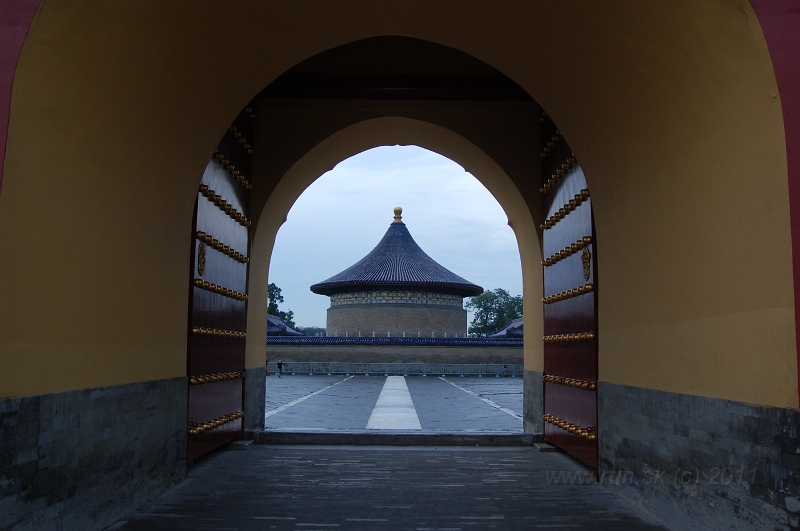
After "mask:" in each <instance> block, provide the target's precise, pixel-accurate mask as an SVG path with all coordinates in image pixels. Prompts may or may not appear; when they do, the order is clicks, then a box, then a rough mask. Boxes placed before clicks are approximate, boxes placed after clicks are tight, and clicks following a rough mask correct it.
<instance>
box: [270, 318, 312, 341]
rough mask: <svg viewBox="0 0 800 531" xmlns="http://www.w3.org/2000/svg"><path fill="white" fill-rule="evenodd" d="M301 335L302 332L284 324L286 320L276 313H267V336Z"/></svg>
mask: <svg viewBox="0 0 800 531" xmlns="http://www.w3.org/2000/svg"><path fill="white" fill-rule="evenodd" d="M270 335H273V336H302V335H304V334H303V332H299V331H297V330H295V329H294V328H292V327H290V326H289V325H287V324H286V322H285V321H284V320H283V319H281V318H280V317H278V316H277V315H270V314H267V336H270Z"/></svg>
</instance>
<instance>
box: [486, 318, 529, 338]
mask: <svg viewBox="0 0 800 531" xmlns="http://www.w3.org/2000/svg"><path fill="white" fill-rule="evenodd" d="M523 319H525V318H524V317H519V318H517V319H514V320H513V321H511V322H510V323H508V324H507V325H506V326H504V327H503V328H501V329H500V330H498V331H497V332H493V333H491V334H489V335H488V336H486V337H495V338H502V337H508V338H522V337H524V335H525V334H524V321H523Z"/></svg>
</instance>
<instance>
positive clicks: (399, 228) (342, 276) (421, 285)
mask: <svg viewBox="0 0 800 531" xmlns="http://www.w3.org/2000/svg"><path fill="white" fill-rule="evenodd" d="M402 212H403V209H401V208H400V207H397V208H395V209H394V213H395V216H394V222H392V224H391V225H389V230H387V231H386V234H385V235H384V236H383V239H381V241H380V243H378V245H377V246H376V247H375V248H374V249H373V250H372V251H370V253H369V254H368V255H367V256H365V257H364V258H362V259H361V260H359V261H358V262H356V263H355V264H353V265H352V266H350V267H348V268H347V269H345V270H344V271H342V272H341V273H339V274H338V275H334V276H332V277H331V278H329V279H328V280H325V281H323V282H320V283H318V284H314V285H313V286H311V291H313V292H314V293H318V294H320V295H333V294H335V293H342V292H348V291H377V290H392V291H399V290H420V291H432V292H435V293H449V294H452V295H459V296H461V297H472V296H474V295H480V294H481V293H483V288H482V287H480V286H476V285H475V284H473V283H471V282H469V281H467V280H464V279H463V278H461V277H460V276H458V275H456V274H455V273H453V272H452V271H449V270H448V269H446V268H444V267H442V266H441V265H439V264H437V263H436V262H435V261H434V260H433V258H431V257H430V256H428V255H427V254H425V251H423V250H422V249H420V247H419V245H417V242H415V241H414V238H412V237H411V233H409V232H408V229H407V228H406V225H405V223H403V222H402V221H401V219H402V218H401V216H400V214H402Z"/></svg>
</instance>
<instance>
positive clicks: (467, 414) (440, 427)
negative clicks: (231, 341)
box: [266, 375, 522, 432]
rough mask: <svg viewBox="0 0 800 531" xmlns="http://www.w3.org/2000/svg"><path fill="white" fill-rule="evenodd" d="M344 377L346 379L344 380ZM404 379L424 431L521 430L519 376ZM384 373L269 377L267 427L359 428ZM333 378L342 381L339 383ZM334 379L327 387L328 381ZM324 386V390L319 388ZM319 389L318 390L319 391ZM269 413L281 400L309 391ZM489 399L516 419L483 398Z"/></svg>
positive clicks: (282, 428)
mask: <svg viewBox="0 0 800 531" xmlns="http://www.w3.org/2000/svg"><path fill="white" fill-rule="evenodd" d="M343 380H346V381H343ZM447 380H448V381H451V382H453V383H454V384H456V385H458V386H460V387H462V388H464V389H468V390H470V391H471V392H472V393H474V394H475V395H477V396H473V395H471V394H469V393H468V392H465V391H463V390H461V389H459V388H457V387H454V386H453V385H451V384H450V383H448V381H444V380H442V379H441V378H439V377H435V376H433V377H431V376H429V377H421V376H410V377H407V378H405V381H406V384H407V386H408V390H409V393H410V394H411V399H412V401H413V403H414V407H415V408H416V412H417V415H418V416H419V420H420V424H421V427H422V430H423V431H436V432H442V431H465V430H466V431H489V432H497V431H500V432H521V431H522V419H521V417H522V379H521V378H448V379H447ZM385 381H386V378H385V377H384V376H363V375H358V376H353V377H349V378H347V377H345V376H307V375H304V376H300V375H297V376H287V375H284V376H283V377H282V378H280V379H279V378H277V377H276V376H269V377H268V378H267V402H266V409H267V414H268V417H267V419H266V427H267V429H268V430H302V429H306V430H325V429H329V430H342V429H350V430H362V429H365V428H366V426H367V422H368V420H369V417H370V414H371V413H372V409H373V408H374V407H375V404H376V402H377V400H378V396H379V395H380V392H381V389H382V388H383V384H384V382H385ZM337 382H340V383H338V384H337ZM334 384H337V385H335V386H333V387H330V388H329V389H325V388H326V387H328V386H331V385H334ZM323 389H324V390H323ZM319 391H322V392H319ZM312 393H318V394H315V395H313V396H310V397H309V398H308V399H307V400H304V401H302V402H300V403H297V404H296V405H293V406H291V407H288V408H286V409H284V410H282V411H280V412H278V413H275V414H270V411H271V410H275V409H276V408H279V407H281V406H284V405H285V404H288V403H291V402H292V401H294V400H298V399H300V398H302V397H304V396H307V395H311V394H312ZM479 397H483V398H487V399H489V400H490V401H492V402H495V403H496V404H497V405H498V406H502V407H504V408H507V409H508V410H509V411H511V412H512V413H515V414H516V415H518V417H519V418H517V417H515V416H511V415H509V414H508V413H506V412H503V411H501V410H498V409H497V408H496V407H493V406H492V405H490V404H488V403H486V402H484V401H482V400H481V399H480V398H479Z"/></svg>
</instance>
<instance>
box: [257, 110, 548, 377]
mask: <svg viewBox="0 0 800 531" xmlns="http://www.w3.org/2000/svg"><path fill="white" fill-rule="evenodd" d="M391 145H417V146H420V147H423V148H425V149H429V150H430V151H433V152H436V153H438V154H440V155H442V156H444V157H447V158H449V159H451V160H453V161H455V162H457V163H458V164H460V165H461V166H462V167H463V168H464V169H465V171H468V172H470V173H471V174H472V175H473V176H475V178H476V179H478V180H479V181H480V182H481V183H482V184H483V185H484V186H485V187H486V189H487V190H489V192H490V193H491V194H492V196H494V198H495V199H496V200H497V202H498V203H499V204H500V206H501V207H502V208H503V210H504V212H505V213H506V215H507V216H508V224H509V226H510V227H511V228H512V230H513V231H514V235H515V237H516V239H517V247H518V249H519V252H520V261H521V263H522V275H523V279H522V280H523V299H524V305H525V307H524V312H525V315H526V316H528V317H529V319H528V322H529V324H528V327H527V331H528V332H529V333H528V334H526V339H525V347H524V348H525V366H526V368H532V367H537V369H536V370H541V368H540V367H541V365H542V348H541V342H540V341H538V342H537V341H535V340H534V338H538V337H541V335H542V325H543V321H542V305H541V304H538V303H537V301H538V300H540V299H541V293H542V277H541V267H540V266H539V263H540V261H541V259H542V256H541V247H540V244H539V235H538V232H537V229H536V225H535V223H534V220H533V216H532V215H531V212H530V209H529V208H528V205H527V204H526V202H525V200H524V198H523V197H522V195H521V193H520V191H519V189H518V188H517V186H516V185H515V184H514V182H513V181H512V180H511V178H510V177H509V176H508V174H507V173H506V172H505V171H504V170H503V168H501V167H500V165H499V164H497V162H495V161H494V160H493V159H492V158H491V157H490V156H489V155H487V154H486V152H484V151H483V150H482V149H480V148H479V147H478V146H476V145H475V144H474V143H472V142H470V141H469V140H467V139H466V138H464V137H463V136H461V135H459V134H457V133H455V132H454V131H452V130H450V129H447V128H445V127H442V126H439V125H436V124H433V123H430V122H426V121H423V120H417V119H412V118H405V117H399V116H385V117H380V118H372V119H368V120H364V121H361V122H357V123H355V124H352V125H349V126H347V127H344V128H342V129H340V130H339V131H338V132H336V133H334V134H332V135H330V136H329V137H327V138H326V139H325V140H323V141H322V142H320V143H318V144H317V145H316V146H314V147H313V148H312V149H310V150H309V151H308V152H307V153H305V154H304V155H303V156H302V157H301V158H299V159H298V160H297V162H295V164H294V165H292V166H291V168H290V169H289V170H288V171H287V172H286V173H285V174H284V176H283V177H282V178H281V180H280V181H279V182H278V184H277V186H276V187H275V189H274V190H273V191H272V193H271V194H270V196H269V199H268V200H267V202H266V204H265V205H264V208H263V210H262V212H261V216H260V217H259V219H258V222H257V225H256V227H255V231H254V236H253V243H252V248H251V254H250V257H251V262H250V272H249V274H250V282H249V297H250V299H249V300H250V304H249V310H248V316H247V338H248V341H247V366H248V367H252V366H257V365H258V364H259V363H263V360H264V359H265V352H266V327H265V326H264V323H265V322H266V308H267V286H268V284H269V280H268V275H269V264H270V260H271V257H272V250H273V247H274V244H275V237H276V235H277V233H278V230H279V229H280V227H281V225H282V224H283V223H284V222H285V221H286V216H287V215H288V213H289V210H290V209H291V207H292V205H294V203H295V201H296V200H297V198H299V197H300V195H301V194H302V193H303V192H304V191H305V189H306V188H308V186H310V185H311V183H313V182H314V181H315V180H317V179H318V178H319V177H321V176H322V175H323V174H324V173H325V172H327V171H329V170H330V169H331V168H333V167H334V166H335V165H336V164H338V163H339V162H341V161H343V160H345V159H347V158H349V157H352V156H354V155H357V154H358V153H361V152H363V151H366V150H368V149H371V148H374V147H379V146H391Z"/></svg>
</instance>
